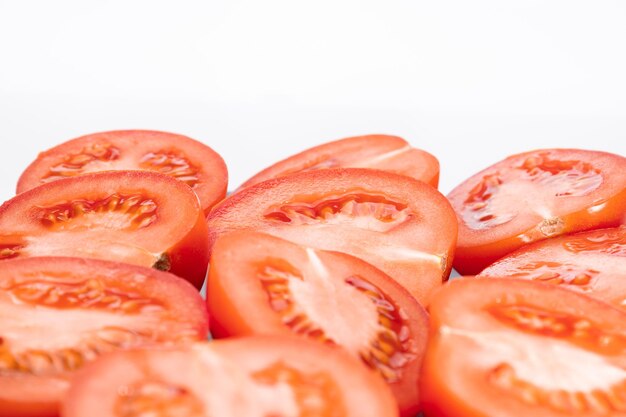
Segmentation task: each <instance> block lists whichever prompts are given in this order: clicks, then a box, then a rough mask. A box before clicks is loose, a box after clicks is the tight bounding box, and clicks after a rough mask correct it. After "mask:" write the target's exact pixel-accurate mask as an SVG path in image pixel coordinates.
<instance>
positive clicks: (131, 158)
mask: <svg viewBox="0 0 626 417" xmlns="http://www.w3.org/2000/svg"><path fill="white" fill-rule="evenodd" d="M112 170H148V171H156V172H160V173H162V174H166V175H169V176H171V177H173V178H176V179H177V180H179V181H181V182H183V183H185V184H187V185H188V186H190V187H191V188H193V190H194V191H195V192H196V193H197V194H198V197H199V198H200V202H201V206H202V209H203V211H204V212H205V214H206V213H208V212H209V210H210V209H211V207H213V206H214V205H215V203H217V202H218V201H220V200H221V199H223V198H224V196H225V195H226V187H227V183H228V173H227V170H226V165H225V164H224V161H223V160H222V158H221V157H220V156H219V155H218V154H217V153H216V152H215V151H214V150H213V149H211V148H210V147H208V146H206V145H204V144H202V143H200V142H198V141H196V140H193V139H191V138H189V137H186V136H182V135H176V134H173V133H166V132H157V131H150V130H118V131H111V132H101V133H94V134H91V135H86V136H81V137H79V138H76V139H72V140H69V141H67V142H64V143H62V144H60V145H58V146H55V147H54V148H52V149H49V150H47V151H45V152H42V153H40V154H39V156H38V157H37V159H36V160H35V161H33V162H32V163H31V164H30V165H29V166H28V168H27V169H26V170H25V171H24V173H23V174H22V176H21V177H20V179H19V182H18V184H17V192H18V193H22V192H24V191H27V190H30V189H31V188H35V187H37V186H39V185H41V184H45V183H49V182H52V181H56V180H59V179H63V178H69V177H73V176H76V175H82V174H87V173H92V172H99V171H112Z"/></svg>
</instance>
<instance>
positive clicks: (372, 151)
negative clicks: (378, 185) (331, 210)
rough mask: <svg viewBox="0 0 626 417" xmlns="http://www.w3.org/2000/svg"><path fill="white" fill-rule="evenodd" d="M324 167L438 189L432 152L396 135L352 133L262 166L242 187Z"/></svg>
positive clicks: (437, 165) (436, 163)
mask: <svg viewBox="0 0 626 417" xmlns="http://www.w3.org/2000/svg"><path fill="white" fill-rule="evenodd" d="M324 168H374V169H380V170H382V171H389V172H393V173H396V174H401V175H406V176H409V177H413V178H415V179H417V180H420V181H424V182H425V183H427V184H430V185H432V186H433V187H435V188H437V184H438V183H439V161H437V158H435V157H434V156H433V155H431V154H429V153H428V152H425V151H422V150H420V149H416V148H412V147H411V145H409V143H408V142H407V141H405V140H404V139H402V138H399V137H397V136H389V135H367V136H355V137H351V138H346V139H340V140H336V141H333V142H328V143H325V144H323V145H319V146H316V147H314V148H310V149H307V150H305V151H303V152H300V153H299V154H296V155H293V156H291V157H289V158H287V159H283V160H282V161H280V162H277V163H275V164H274V165H272V166H270V167H268V168H266V169H264V170H263V171H261V172H259V173H258V174H256V175H255V176H254V177H252V178H250V179H249V180H248V181H246V182H245V183H244V184H243V185H242V186H241V188H245V187H249V186H251V185H254V184H257V183H259V182H263V181H267V180H269V179H272V178H277V177H283V176H285V175H289V174H293V173H295V172H300V171H312V170H316V169H324Z"/></svg>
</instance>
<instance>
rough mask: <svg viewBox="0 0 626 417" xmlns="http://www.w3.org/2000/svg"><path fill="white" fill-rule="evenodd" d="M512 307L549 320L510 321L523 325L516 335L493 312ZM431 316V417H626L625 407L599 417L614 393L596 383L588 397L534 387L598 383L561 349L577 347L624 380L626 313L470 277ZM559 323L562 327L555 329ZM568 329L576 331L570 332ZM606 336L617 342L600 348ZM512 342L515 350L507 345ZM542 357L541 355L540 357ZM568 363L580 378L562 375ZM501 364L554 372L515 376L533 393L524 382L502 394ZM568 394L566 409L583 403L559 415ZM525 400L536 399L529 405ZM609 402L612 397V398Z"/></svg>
mask: <svg viewBox="0 0 626 417" xmlns="http://www.w3.org/2000/svg"><path fill="white" fill-rule="evenodd" d="M511 305H513V306H520V308H521V311H522V314H524V313H525V312H527V311H531V312H532V311H533V309H538V311H540V312H542V313H545V314H546V316H545V317H547V319H545V321H541V320H544V319H543V318H542V319H541V320H540V321H533V320H531V319H528V318H527V317H524V316H521V317H522V318H521V319H517V318H515V316H509V317H507V319H509V318H511V317H513V318H515V319H516V320H520V321H519V322H518V323H519V324H518V323H516V326H519V327H515V326H514V325H511V324H510V323H508V324H507V323H506V322H502V321H498V320H496V319H494V317H495V316H490V314H491V313H489V311H490V309H493V308H494V307H496V308H497V307H501V306H504V307H506V306H511ZM429 312H430V313H431V333H430V337H429V343H428V347H427V351H426V356H425V359H424V365H423V367H422V374H421V378H420V390H421V393H422V401H423V402H422V405H423V408H424V413H425V415H427V416H429V417H430V416H435V417H440V416H442V417H443V416H467V417H490V416H502V417H524V416H529V415H532V416H538V417H556V416H561V415H579V414H580V415H585V416H589V417H591V416H600V415H615V416H617V415H620V416H621V415H626V410H624V408H623V406H621V405H619V406H618V407H622V408H621V409H620V410H619V411H616V410H613V409H610V410H609V409H608V408H607V409H601V410H600V411H598V408H594V407H596V405H595V403H594V400H593V399H594V398H603V397H601V395H603V394H605V393H607V391H604V390H602V389H600V388H593V384H594V382H589V384H590V385H591V387H590V388H589V389H588V390H587V391H583V390H576V391H571V390H568V389H565V388H561V391H558V392H557V388H553V389H552V390H546V389H545V388H543V387H541V386H540V385H533V384H546V381H545V379H546V378H547V379H548V383H552V384H557V385H558V384H566V385H567V384H568V383H571V380H572V375H577V376H578V377H579V378H581V379H580V380H581V381H586V379H585V377H587V376H591V375H589V372H596V370H595V369H594V370H593V371H590V367H591V365H590V364H589V362H587V363H580V362H576V361H570V360H569V359H570V358H572V356H570V355H571V354H570V352H569V351H568V349H566V348H563V347H561V348H560V349H556V348H557V347H559V346H564V345H569V346H575V349H577V350H578V351H583V352H585V354H586V355H588V356H595V357H596V358H597V359H596V360H597V361H605V362H599V363H602V365H610V366H612V367H614V368H613V369H618V371H616V372H623V371H624V370H625V369H626V356H625V355H624V353H623V352H624V346H626V345H625V342H626V327H625V325H624V323H626V321H625V319H626V313H624V312H623V311H620V310H618V309H615V308H613V307H611V306H609V305H608V304H606V303H603V302H601V301H598V300H595V299H593V298H590V297H587V296H585V295H582V294H579V293H575V292H573V291H569V290H566V289H563V288H559V287H555V286H552V285H549V284H544V283H540V282H533V281H527V280H519V279H510V278H480V277H476V278H474V277H465V278H461V279H455V280H453V281H451V282H449V283H448V284H446V285H445V286H444V287H443V288H441V289H440V290H439V291H438V292H437V294H436V295H435V296H434V297H433V299H432V302H431V304H430V305H429ZM553 318H554V320H556V324H554V322H552V321H550V320H551V319H553ZM558 320H562V321H563V323H564V325H565V328H563V327H558V326H560V325H561V322H559V321H558ZM575 320H579V321H584V322H585V323H589V325H588V326H589V327H578V326H577V324H578V322H577V321H575ZM537 323H539V324H537ZM524 326H525V327H524ZM534 326H536V327H534ZM541 326H545V328H542V327H541ZM551 326H554V327H551ZM567 326H571V328H570V329H568V328H567ZM587 329H589V330H587ZM577 331H581V332H583V335H577V333H576V332H577ZM498 334H507V335H508V334H512V335H513V334H517V335H518V336H517V337H511V336H508V337H507V338H501V339H499V338H495V336H494V335H498ZM520 334H521V335H522V336H521V337H520V336H519V335H520ZM603 335H609V337H610V340H609V341H605V342H598V340H596V339H601V338H602V337H604V336H603ZM489 338H491V339H489ZM505 341H506V342H508V343H507V344H504V343H503V342H505ZM498 343H503V344H502V345H500V346H507V345H508V346H509V348H510V349H508V350H505V351H507V352H519V355H516V356H509V357H505V356H502V353H501V352H500V351H498V349H497V347H498ZM492 346H495V347H494V348H492ZM544 352H547V353H544ZM538 353H541V355H539V356H538ZM574 357H577V358H579V357H580V356H574ZM494 358H495V359H494ZM566 362H567V365H566V366H568V367H571V368H577V369H578V371H577V373H574V372H572V371H571V370H570V372H569V373H567V372H564V371H563V370H562V369H559V367H563V366H564V365H563V364H564V363H566ZM592 363H595V362H592ZM494 364H504V365H507V366H509V365H510V366H515V365H514V364H517V366H521V367H524V366H528V367H530V369H535V368H532V367H531V366H532V365H535V366H545V367H546V368H550V369H551V371H550V372H546V371H541V372H542V373H544V375H533V374H532V372H531V371H526V372H525V373H523V374H520V373H516V374H514V375H516V377H517V378H519V381H524V382H523V383H526V384H527V385H526V386H524V385H515V384H517V383H518V382H512V383H511V384H510V385H505V386H504V387H503V386H497V385H496V384H495V383H494V382H493V381H492V380H491V379H490V378H491V377H493V368H492V367H493V366H494ZM499 366H500V365H498V367H499ZM571 368H570V369H571ZM513 369H517V367H514V368H513ZM602 371H605V370H604V369H602V368H599V369H597V372H602ZM585 372H587V373H585ZM546 374H547V375H548V376H546ZM522 375H526V376H522ZM529 375H530V376H529ZM599 375H600V374H599ZM567 377H569V378H567ZM524 378H529V379H527V380H524ZM533 378H536V379H533ZM591 379H593V378H591ZM538 381H540V382H538ZM564 381H565V382H564ZM596 381H597V380H596ZM595 383H596V384H597V382H595ZM579 385H580V384H579ZM519 387H523V388H519ZM592 389H593V391H592ZM612 389H613V390H614V395H615V396H616V397H615V398H617V397H618V396H620V397H621V396H622V395H623V390H624V387H623V386H622V385H621V384H617V386H615V385H614V386H613V388H612ZM542 390H543V391H542ZM537 392H543V395H538V394H537ZM561 392H562V393H564V394H563V395H566V397H565V399H566V401H567V400H568V398H570V397H567V395H569V396H572V397H571V398H574V395H575V399H576V401H575V400H572V402H571V403H569V404H568V403H567V402H564V403H563V404H559V406H561V405H562V406H563V407H574V408H575V410H574V409H572V410H570V411H569V412H568V411H567V410H565V409H562V410H559V411H557V410H556V409H555V408H553V407H555V406H552V405H550V403H549V402H548V401H550V398H551V397H550V396H551V395H553V396H556V395H560V393H561ZM525 393H527V394H528V396H529V397H530V398H531V399H529V400H524V399H523V398H524V395H525ZM606 395H612V394H611V393H610V392H609V393H608V394H606ZM595 396H598V397H595ZM533 398H534V402H533V400H532V399H533ZM559 398H560V397H559ZM616 401H617V400H616ZM557 404H558V403H557ZM614 404H615V403H614ZM622 404H623V403H622ZM585 407H587V408H585ZM602 407H605V405H604V404H603V405H602ZM606 407H611V405H606Z"/></svg>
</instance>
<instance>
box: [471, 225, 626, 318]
mask: <svg viewBox="0 0 626 417" xmlns="http://www.w3.org/2000/svg"><path fill="white" fill-rule="evenodd" d="M479 276H485V277H511V278H522V279H530V280H536V281H541V282H545V283H548V284H554V285H558V286H562V287H564V288H568V289H571V290H574V291H578V292H582V293H585V294H587V295H589V296H591V297H595V298H598V299H600V300H604V301H606V302H608V303H611V304H613V305H614V306H615V307H617V308H626V227H618V228H611V229H598V230H592V231H588V232H581V233H575V234H572V235H566V236H561V237H557V238H553V239H548V240H543V241H540V242H536V243H534V244H532V245H527V246H524V247H522V248H521V249H519V250H517V251H515V252H513V253H511V254H509V255H508V256H505V257H504V258H502V259H500V260H499V261H497V262H496V263H494V264H492V265H491V266H489V267H487V269H485V270H484V271H483V272H481V273H480V275H479Z"/></svg>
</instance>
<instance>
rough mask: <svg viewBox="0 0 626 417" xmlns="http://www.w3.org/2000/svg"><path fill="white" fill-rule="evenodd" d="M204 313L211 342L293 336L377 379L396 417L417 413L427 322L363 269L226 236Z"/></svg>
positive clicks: (329, 255)
mask: <svg viewBox="0 0 626 417" xmlns="http://www.w3.org/2000/svg"><path fill="white" fill-rule="evenodd" d="M207 305H208V307H209V312H210V315H211V330H212V334H213V336H217V337H220V336H243V335H253V334H267V335H293V334H296V335H301V336H303V337H306V338H308V339H311V340H316V341H318V342H320V343H326V344H328V343H330V344H338V345H340V346H342V347H344V348H345V349H346V350H347V351H348V352H350V353H352V354H353V355H354V356H355V357H356V358H360V359H361V360H362V361H363V362H364V363H365V364H366V365H367V366H369V367H370V368H372V369H374V370H375V371H377V372H378V373H379V374H380V375H381V376H382V378H383V379H384V380H385V381H386V382H387V383H388V384H389V386H390V387H391V389H392V391H393V393H394V396H395V397H396V400H397V401H398V405H399V408H400V411H401V415H403V416H407V417H414V416H415V415H416V414H417V412H418V411H419V393H418V389H417V385H418V377H419V370H420V366H421V363H422V356H423V353H424V349H425V347H426V337H427V334H428V317H427V315H426V312H425V310H424V309H423V308H422V307H421V306H420V305H419V303H418V302H417V301H416V300H415V299H414V298H413V297H411V295H410V294H409V293H408V292H407V291H406V290H405V289H404V288H402V287H401V286H400V285H399V284H398V283H396V282H395V281H394V280H393V279H392V278H390V277H389V276H387V275H386V274H384V273H383V272H382V271H380V270H378V269H377V268H375V267H373V266H371V265H369V264H367V263H366V262H364V261H362V260H360V259H358V258H355V257H353V256H350V255H346V254H343V253H338V252H327V251H321V250H315V249H311V248H304V247H301V246H299V245H297V244H294V243H291V242H288V241H285V240H283V239H279V238H276V237H273V236H270V235H266V234H262V233H256V232H249V231H239V232H233V233H229V234H226V235H224V236H222V237H221V238H220V239H219V240H218V241H217V243H216V244H215V247H214V249H213V255H212V258H211V269H210V271H209V279H208V289H207Z"/></svg>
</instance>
